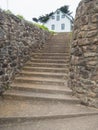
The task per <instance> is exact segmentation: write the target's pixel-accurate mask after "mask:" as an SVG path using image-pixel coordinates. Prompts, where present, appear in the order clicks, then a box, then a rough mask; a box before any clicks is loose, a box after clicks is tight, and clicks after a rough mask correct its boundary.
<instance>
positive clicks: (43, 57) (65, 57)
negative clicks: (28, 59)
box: [32, 55, 69, 60]
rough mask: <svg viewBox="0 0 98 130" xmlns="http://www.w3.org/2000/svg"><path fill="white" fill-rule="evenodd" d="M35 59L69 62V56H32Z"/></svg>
mask: <svg viewBox="0 0 98 130" xmlns="http://www.w3.org/2000/svg"><path fill="white" fill-rule="evenodd" d="M32 57H33V58H41V59H63V60H65V59H66V60H68V59H69V56H62V55H61V56H51V55H49V56H47V55H32Z"/></svg>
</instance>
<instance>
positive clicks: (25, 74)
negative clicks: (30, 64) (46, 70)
mask: <svg viewBox="0 0 98 130" xmlns="http://www.w3.org/2000/svg"><path fill="white" fill-rule="evenodd" d="M20 75H21V76H22V77H46V78H54V79H57V78H58V79H63V78H64V79H67V76H64V75H51V74H50V75H47V74H30V73H29V74H27V73H20Z"/></svg>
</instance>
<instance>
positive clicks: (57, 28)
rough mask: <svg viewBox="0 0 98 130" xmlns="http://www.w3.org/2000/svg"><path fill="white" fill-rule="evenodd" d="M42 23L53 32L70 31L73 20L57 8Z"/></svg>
mask: <svg viewBox="0 0 98 130" xmlns="http://www.w3.org/2000/svg"><path fill="white" fill-rule="evenodd" d="M44 25H45V26H46V27H48V28H49V30H52V31H54V32H71V31H72V27H73V20H72V17H71V16H69V15H67V14H65V13H63V12H62V11H61V10H59V9H57V10H56V11H55V12H54V13H53V14H52V15H51V16H50V18H49V20H48V21H47V22H46V23H45V24H44Z"/></svg>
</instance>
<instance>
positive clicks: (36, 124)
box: [0, 113, 98, 130]
mask: <svg viewBox="0 0 98 130" xmlns="http://www.w3.org/2000/svg"><path fill="white" fill-rule="evenodd" d="M66 117H67V118H66ZM97 119H98V114H97V113H84V114H83V113H81V114H73V115H62V116H60V115H56V116H55V117H52V116H51V117H47V118H46V117H43V118H39V119H38V118H33V117H32V118H9V120H8V119H7V118H3V119H0V124H2V125H0V126H1V127H0V128H1V130H33V128H34V130H97V128H98V123H97ZM11 122H12V123H11ZM77 122H78V124H77ZM9 124H10V125H9Z"/></svg>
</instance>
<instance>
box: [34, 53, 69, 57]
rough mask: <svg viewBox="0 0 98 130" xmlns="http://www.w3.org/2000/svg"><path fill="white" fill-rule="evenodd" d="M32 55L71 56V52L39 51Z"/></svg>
mask: <svg viewBox="0 0 98 130" xmlns="http://www.w3.org/2000/svg"><path fill="white" fill-rule="evenodd" d="M32 55H41V56H46V55H47V56H69V53H66V52H65V53H46V52H43V53H38V52H32Z"/></svg>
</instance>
